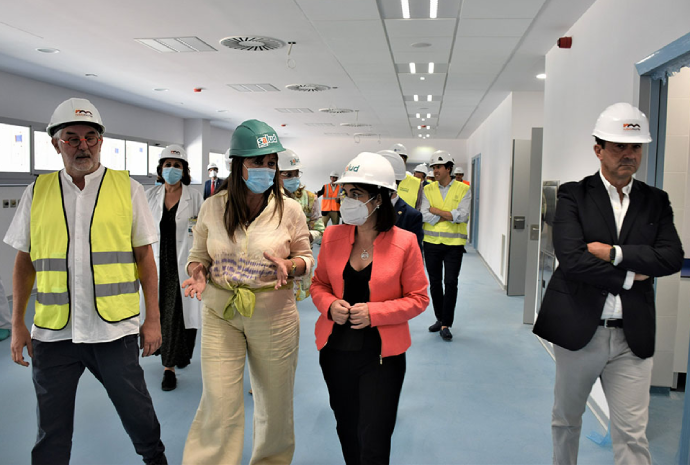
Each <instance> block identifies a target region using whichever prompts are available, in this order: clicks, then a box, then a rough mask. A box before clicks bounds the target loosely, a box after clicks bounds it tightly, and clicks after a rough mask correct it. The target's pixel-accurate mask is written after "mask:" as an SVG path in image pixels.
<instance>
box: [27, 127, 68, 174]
mask: <svg viewBox="0 0 690 465" xmlns="http://www.w3.org/2000/svg"><path fill="white" fill-rule="evenodd" d="M62 168H64V164H63V163H62V157H61V156H60V154H59V153H57V151H56V150H55V147H53V142H52V138H51V137H50V136H49V135H48V133H47V132H43V131H34V169H35V170H41V171H59V170H61V169H62Z"/></svg>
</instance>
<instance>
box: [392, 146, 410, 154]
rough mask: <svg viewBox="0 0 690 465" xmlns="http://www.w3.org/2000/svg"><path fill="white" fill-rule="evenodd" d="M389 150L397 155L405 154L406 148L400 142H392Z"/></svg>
mask: <svg viewBox="0 0 690 465" xmlns="http://www.w3.org/2000/svg"><path fill="white" fill-rule="evenodd" d="M389 150H392V151H394V152H395V153H397V154H399V155H403V156H407V149H406V148H405V146H404V145H402V144H393V145H391V148H390V149H389Z"/></svg>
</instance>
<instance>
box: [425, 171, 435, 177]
mask: <svg viewBox="0 0 690 465" xmlns="http://www.w3.org/2000/svg"><path fill="white" fill-rule="evenodd" d="M434 176H435V175H434V172H433V171H429V172H428V173H427V174H426V177H427V178H433V177H434Z"/></svg>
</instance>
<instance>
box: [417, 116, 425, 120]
mask: <svg viewBox="0 0 690 465" xmlns="http://www.w3.org/2000/svg"><path fill="white" fill-rule="evenodd" d="M417 118H419V116H418V117H417ZM422 121H426V119H424V118H422Z"/></svg>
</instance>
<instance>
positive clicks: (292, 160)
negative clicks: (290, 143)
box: [278, 149, 302, 171]
mask: <svg viewBox="0 0 690 465" xmlns="http://www.w3.org/2000/svg"><path fill="white" fill-rule="evenodd" d="M278 169H279V170H280V171H292V170H301V169H302V162H300V161H299V157H298V156H297V154H296V153H295V152H293V151H292V150H290V149H285V150H284V151H283V152H278Z"/></svg>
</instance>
